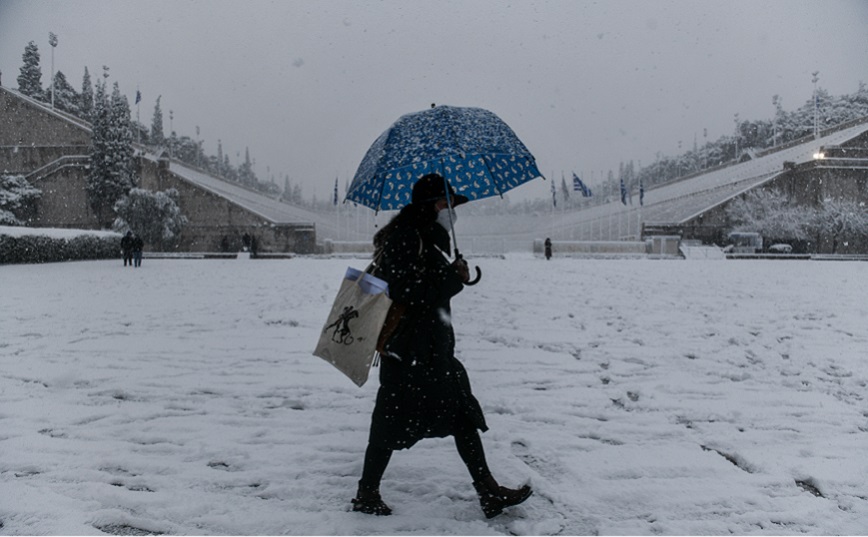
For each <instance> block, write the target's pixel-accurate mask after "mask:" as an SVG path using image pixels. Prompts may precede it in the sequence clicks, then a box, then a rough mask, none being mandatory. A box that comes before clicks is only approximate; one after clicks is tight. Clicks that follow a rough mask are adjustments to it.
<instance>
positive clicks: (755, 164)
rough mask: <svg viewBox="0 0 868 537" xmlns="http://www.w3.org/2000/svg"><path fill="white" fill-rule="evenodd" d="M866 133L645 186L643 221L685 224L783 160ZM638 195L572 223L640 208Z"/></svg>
mask: <svg viewBox="0 0 868 537" xmlns="http://www.w3.org/2000/svg"><path fill="white" fill-rule="evenodd" d="M865 132H868V123H862V124H860V125H856V126H853V127H849V128H846V129H842V130H839V131H837V132H833V133H830V134H827V135H826V136H823V137H820V138H818V139H816V140H811V141H808V142H805V143H803V144H799V145H796V146H793V147H789V148H786V149H782V150H780V151H775V152H773V153H769V154H766V155H764V156H757V157H756V158H754V159H751V160H748V161H745V162H741V163H739V164H734V165H732V166H727V167H725V168H721V169H717V170H713V171H710V172H708V173H705V174H702V175H699V176H696V177H692V178H690V179H685V180H681V181H677V182H673V183H669V184H666V185H661V186H656V187H655V186H652V187H650V188H646V189H645V205H644V206H643V207H641V211H642V221H643V222H646V223H656V224H679V223H684V222H686V221H688V220H691V219H692V218H694V217H696V216H697V215H699V214H701V213H702V212H703V211H706V210H708V209H710V208H712V207H715V206H717V205H719V204H720V203H723V202H724V201H727V200H729V199H731V198H732V197H733V196H735V195H737V194H740V193H742V192H744V191H746V190H749V189H751V188H755V187H756V186H758V185H760V184H762V183H765V182H767V181H769V180H771V179H773V178H774V177H775V176H777V175H778V174H780V173H782V172H783V170H784V162H794V163H796V164H799V163H803V162H809V161H811V160H813V158H814V153H815V152H816V151H817V149H818V148H819V147H820V146H823V145H836V144H841V143H844V142H846V141H848V140H851V139H853V138H855V137H857V136H859V135H861V134H863V133H865ZM638 201H639V200H638V197H637V196H634V205H627V206H624V205H623V204H621V202H620V200H616V201H613V202H611V203H608V204H604V205H598V206H595V207H589V208H588V209H584V210H581V211H578V212H576V213H573V214H572V215H570V217H569V218H570V222H571V223H579V222H583V221H589V220H596V219H599V218H608V217H609V215H610V214H612V213H615V214H620V213H624V212H635V211H638V210H640V207H639V203H638Z"/></svg>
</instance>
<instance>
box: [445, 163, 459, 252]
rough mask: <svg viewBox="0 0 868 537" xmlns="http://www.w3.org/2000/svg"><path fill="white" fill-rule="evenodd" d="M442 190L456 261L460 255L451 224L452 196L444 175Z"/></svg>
mask: <svg viewBox="0 0 868 537" xmlns="http://www.w3.org/2000/svg"><path fill="white" fill-rule="evenodd" d="M441 168H442V164H441ZM443 190H444V192H446V208H447V209H449V229H450V230H451V231H452V250H453V252H454V257H455V258H456V259H457V258H458V256H459V255H461V254H459V253H458V239H456V238H455V223H454V222H452V195H451V194H450V193H449V181H447V180H446V176H445V174H444V176H443Z"/></svg>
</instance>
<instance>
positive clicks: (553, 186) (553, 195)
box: [552, 179, 558, 207]
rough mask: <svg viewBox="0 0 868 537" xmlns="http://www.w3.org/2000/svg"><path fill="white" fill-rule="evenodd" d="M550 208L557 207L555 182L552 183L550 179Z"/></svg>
mask: <svg viewBox="0 0 868 537" xmlns="http://www.w3.org/2000/svg"><path fill="white" fill-rule="evenodd" d="M552 206H553V207H557V206H558V194H557V192H556V191H555V181H554V179H552Z"/></svg>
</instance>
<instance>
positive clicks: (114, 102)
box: [86, 82, 134, 225]
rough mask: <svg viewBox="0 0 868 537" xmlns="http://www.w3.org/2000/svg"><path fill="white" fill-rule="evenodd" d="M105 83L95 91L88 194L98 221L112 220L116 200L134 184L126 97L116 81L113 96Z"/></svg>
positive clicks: (128, 111)
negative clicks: (109, 97)
mask: <svg viewBox="0 0 868 537" xmlns="http://www.w3.org/2000/svg"><path fill="white" fill-rule="evenodd" d="M105 86H106V83H105V82H98V83H97V86H96V92H95V94H94V114H93V116H94V119H93V134H92V136H91V154H90V160H91V166H90V175H89V176H88V181H87V186H86V190H87V194H88V199H89V201H90V205H91V208H92V209H93V211H94V213H95V214H96V216H97V218H98V220H99V222H100V223H101V224H103V225H106V224H108V223H110V222H111V220H110V218H111V210H112V207H113V206H114V204H115V202H116V201H117V200H118V199H120V197H121V196H123V195H125V194H126V193H127V192H129V190H130V189H131V188H132V187H133V186H134V177H133V147H132V130H131V129H130V107H129V103H128V102H127V98H126V97H125V96H123V95H121V94H120V89H119V88H118V84H117V83H115V85H114V90H113V92H112V96H111V99H108V98H107V97H106V93H105Z"/></svg>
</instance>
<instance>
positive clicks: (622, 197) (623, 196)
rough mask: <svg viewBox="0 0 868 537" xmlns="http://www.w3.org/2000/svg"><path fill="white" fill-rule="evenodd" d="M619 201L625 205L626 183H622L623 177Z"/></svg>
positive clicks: (622, 179)
mask: <svg viewBox="0 0 868 537" xmlns="http://www.w3.org/2000/svg"><path fill="white" fill-rule="evenodd" d="M621 203H623V204H624V205H627V185H625V184H624V178H623V177H622V178H621Z"/></svg>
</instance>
